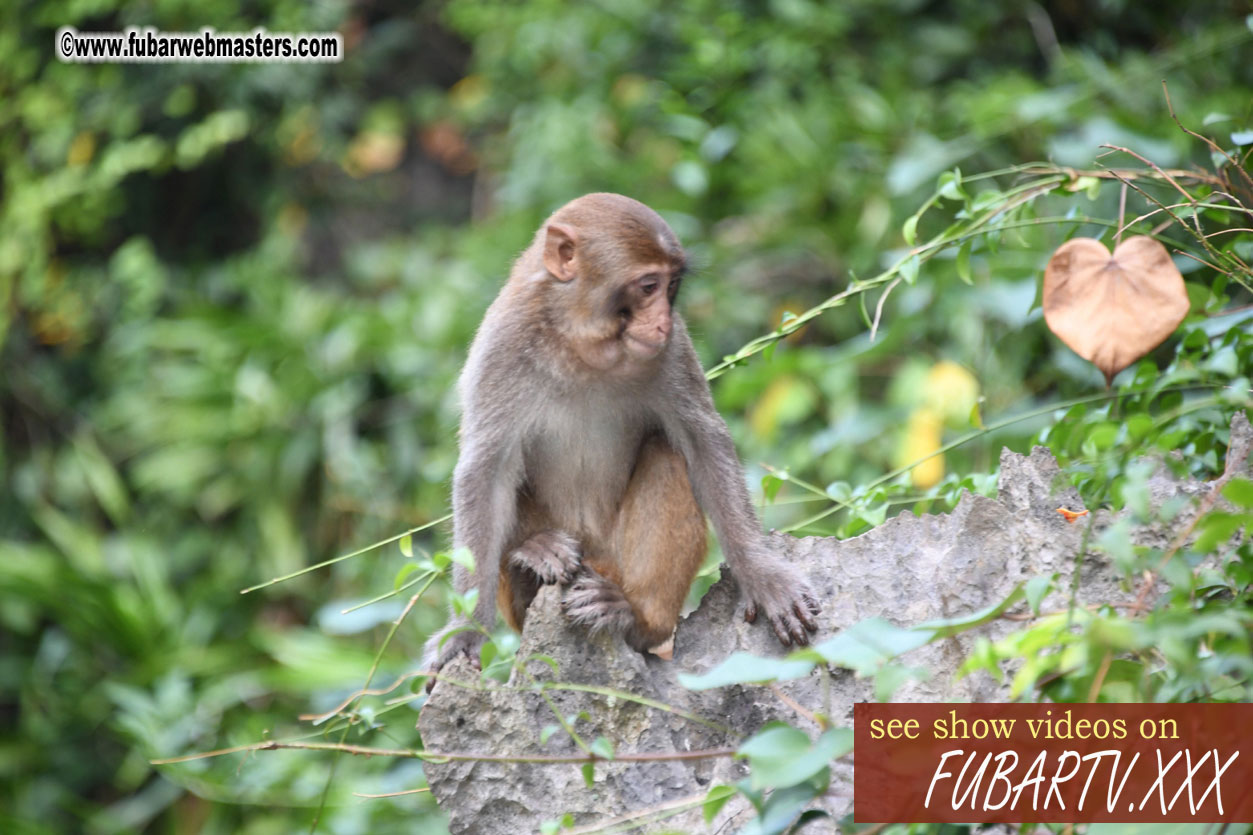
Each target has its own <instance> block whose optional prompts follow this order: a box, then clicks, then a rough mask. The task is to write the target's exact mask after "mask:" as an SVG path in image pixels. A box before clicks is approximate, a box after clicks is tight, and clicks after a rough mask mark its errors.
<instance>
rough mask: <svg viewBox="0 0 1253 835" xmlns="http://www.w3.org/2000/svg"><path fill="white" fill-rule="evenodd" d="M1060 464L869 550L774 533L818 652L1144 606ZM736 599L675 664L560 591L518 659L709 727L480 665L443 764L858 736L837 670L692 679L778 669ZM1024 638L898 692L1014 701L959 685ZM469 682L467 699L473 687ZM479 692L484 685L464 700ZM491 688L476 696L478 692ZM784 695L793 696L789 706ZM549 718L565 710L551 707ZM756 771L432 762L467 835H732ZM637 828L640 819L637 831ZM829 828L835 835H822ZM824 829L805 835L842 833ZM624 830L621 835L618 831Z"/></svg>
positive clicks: (1012, 465)
mask: <svg viewBox="0 0 1253 835" xmlns="http://www.w3.org/2000/svg"><path fill="white" fill-rule="evenodd" d="M1250 449H1253V429H1251V428H1250V425H1249V421H1248V418H1247V417H1246V416H1245V415H1244V414H1237V415H1236V417H1235V419H1234V420H1233V421H1232V427H1231V445H1230V449H1229V453H1228V461H1227V472H1228V473H1231V474H1235V473H1247V472H1248V456H1249V452H1250ZM1060 475H1061V474H1060V471H1059V469H1058V466H1057V462H1056V461H1055V459H1054V458H1053V456H1052V454H1051V453H1050V452H1049V451H1048V450H1047V449H1044V448H1042V447H1036V448H1035V449H1033V450H1032V451H1031V454H1030V455H1027V456H1024V455H1017V454H1014V453H1011V452H1009V451H1004V452H1002V454H1001V470H1000V478H999V481H998V494H999V495H998V496H997V498H996V499H989V498H986V497H982V496H974V495H966V496H964V497H963V498H962V500H961V501H960V502H959V503H958V505H957V507H956V508H955V509H954V510H953V512H952V513H949V514H942V515H926V516H922V517H917V516H914V515H913V514H911V513H903V514H901V515H899V516H897V517H895V518H893V519H890V520H888V521H887V522H885V523H884V524H882V525H880V526H879V527H877V528H875V529H873V530H871V531H869V532H867V533H865V534H863V535H861V536H858V537H856V538H854V539H849V540H845V541H842V542H841V541H838V540H836V539H834V538H821V537H811V538H803V539H797V538H793V537H788V536H784V535H781V534H775V535H773V541H774V544H775V545H776V546H777V549H778V552H779V554H780V557H781V558H782V559H786V560H789V561H792V562H794V563H797V564H799V565H800V566H802V567H803V568H804V569H805V570H806V572H807V574H808V576H809V579H810V582H811V583H812V584H813V587H814V589H815V590H816V592H817V593H818V595H819V597H820V598H821V600H822V601H823V612H822V616H821V618H820V622H821V626H820V630H819V634H818V636H817V640H821V639H823V638H825V637H828V636H830V635H833V634H834V633H836V632H837V631H839V630H841V629H844V628H845V627H848V626H851V625H852V624H854V623H856V622H858V621H860V620H863V619H865V618H868V617H873V616H879V617H884V618H886V619H888V620H890V621H892V622H894V623H896V624H899V625H902V626H908V625H912V624H916V623H919V622H922V621H927V620H932V619H936V618H948V617H955V616H960V615H964V614H969V613H972V612H975V611H978V610H980V609H983V608H985V607H987V606H990V605H993V604H995V603H997V602H999V601H1001V600H1003V599H1004V598H1005V597H1006V596H1007V595H1008V594H1009V593H1010V592H1011V591H1012V590H1013V588H1014V586H1015V585H1016V584H1017V583H1019V582H1022V581H1024V580H1028V579H1030V578H1032V577H1035V576H1038V575H1041V574H1045V575H1047V574H1054V573H1055V574H1057V575H1058V577H1059V578H1060V579H1059V581H1058V582H1057V583H1056V584H1055V586H1054V587H1055V588H1056V589H1058V590H1059V591H1055V592H1053V593H1052V594H1051V595H1050V597H1049V598H1047V599H1046V600H1045V601H1044V602H1043V608H1044V609H1046V610H1048V609H1051V608H1064V607H1065V606H1066V605H1067V602H1068V597H1069V594H1070V588H1071V583H1072V580H1073V579H1074V572H1075V571H1076V570H1078V571H1079V572H1080V577H1079V580H1078V584H1077V589H1078V599H1079V601H1080V602H1081V603H1084V602H1099V603H1109V602H1114V603H1117V602H1129V601H1130V600H1133V599H1134V597H1135V590H1134V589H1131V588H1129V587H1128V586H1127V585H1126V583H1125V581H1124V580H1123V578H1122V576H1121V575H1120V573H1119V572H1117V571H1116V570H1115V569H1114V568H1113V567H1112V566H1111V565H1109V563H1108V560H1107V558H1106V557H1105V555H1104V554H1102V553H1100V552H1095V551H1092V550H1090V549H1088V548H1086V547H1085V544H1084V543H1085V539H1084V537H1085V528H1086V526H1087V525H1088V524H1090V525H1091V530H1090V531H1089V532H1088V534H1087V535H1088V540H1087V541H1088V542H1094V541H1096V539H1097V537H1099V535H1100V533H1101V532H1102V531H1103V530H1104V529H1106V528H1107V527H1108V526H1109V525H1110V524H1113V523H1114V522H1115V521H1116V520H1115V519H1114V518H1113V517H1112V516H1111V514H1110V513H1109V512H1107V511H1105V510H1096V511H1095V512H1093V513H1092V515H1091V516H1089V517H1083V518H1081V519H1080V520H1078V521H1077V522H1075V523H1069V522H1067V521H1066V520H1065V519H1064V518H1063V516H1062V515H1061V514H1060V513H1058V512H1057V508H1059V507H1065V508H1067V509H1068V510H1073V511H1079V510H1082V509H1084V508H1083V506H1082V504H1081V502H1080V499H1079V495H1078V493H1077V492H1076V491H1075V490H1074V489H1073V488H1072V487H1070V486H1068V485H1066V484H1065V483H1064V482H1063V481H1062V479H1061V478H1060ZM1207 490H1208V484H1207V483H1206V482H1195V481H1180V480H1177V479H1175V478H1174V477H1173V476H1172V475H1171V474H1170V470H1169V468H1167V467H1165V466H1159V467H1157V469H1156V470H1155V471H1154V473H1153V475H1152V476H1151V477H1150V479H1149V490H1148V492H1149V501H1150V504H1151V505H1152V506H1155V507H1161V506H1163V505H1165V504H1166V503H1167V502H1171V501H1177V500H1179V499H1180V498H1184V499H1191V498H1194V497H1196V496H1198V495H1201V494H1204V493H1205V492H1207ZM1195 512H1196V502H1191V503H1189V504H1187V505H1186V506H1185V509H1184V510H1183V511H1182V513H1181V515H1180V516H1178V517H1176V518H1175V519H1174V521H1173V522H1172V523H1171V524H1170V525H1169V526H1165V525H1162V524H1160V523H1159V524H1156V525H1153V524H1150V525H1141V526H1138V527H1133V529H1132V536H1133V539H1134V541H1136V542H1138V543H1141V544H1154V545H1158V546H1159V547H1160V546H1163V545H1165V544H1166V543H1167V542H1168V541H1169V539H1170V536H1171V535H1172V533H1173V532H1174V531H1177V530H1179V529H1180V526H1182V525H1184V524H1186V522H1187V520H1188V516H1187V514H1191V513H1195ZM739 609H740V607H739V603H738V591H737V590H736V588H735V585H734V583H733V582H732V581H731V580H730V579H728V578H725V577H724V578H723V579H722V580H720V581H719V582H718V583H716V584H715V585H714V587H713V588H712V589H710V591H709V593H708V594H707V595H706V596H705V599H704V600H703V601H702V603H701V605H700V607H699V608H698V609H697V610H696V611H695V612H694V613H693V614H692V615H691V616H690V617H688V618H687V619H686V620H684V621H683V622H682V623H681V624H680V625H679V628H678V632H677V635H676V640H675V648H674V660H673V661H671V662H667V661H663V660H661V659H659V658H656V657H654V656H651V655H650V656H647V657H645V656H642V655H640V654H638V653H636V652H634V651H632V650H631V649H630V648H629V647H627V646H626V645H625V644H624V643H622V642H621V641H618V640H614V639H610V638H608V637H605V636H599V637H593V638H589V637H588V635H587V634H586V633H585V632H584V631H583V630H581V629H579V628H577V627H573V626H571V625H569V624H568V623H566V621H565V618H564V617H563V616H562V614H561V608H560V591H559V589H557V588H554V587H549V588H546V589H544V590H543V591H541V593H540V595H539V596H538V597H537V598H536V600H535V602H534V603H533V604H532V606H531V609H530V612H529V613H528V616H527V621H526V628H525V631H524V632H523V635H522V642H521V647H520V649H519V651H518V657H519V658H527V657H529V656H531V655H533V654H542V655H545V656H547V657H548V658H550V659H552V660H553V661H555V662H556V664H557V668H558V673H557V674H556V675H554V672H553V670H552V669H551V668H550V667H549V666H548V664H547V663H545V662H543V661H539V660H532V661H530V662H529V663H528V665H527V670H528V675H529V676H532V677H533V678H534V680H539V681H544V680H549V681H559V682H565V683H571V684H578V685H588V686H593V687H597V688H601V689H602V690H603V689H605V688H608V689H611V690H615V691H621V692H626V693H631V694H634V695H635V696H638V697H642V698H644V699H648V700H653V701H654V702H657V703H662V704H666V705H671V706H673V707H675V708H678V709H680V710H682V711H685V712H688V713H691V714H695V715H696V716H699V717H703V718H705V719H706V720H709V721H712V722H713V723H716V725H717V726H719V727H710V726H708V725H705V724H701V723H700V722H697V721H694V720H692V719H689V718H685V717H684V716H681V715H678V714H676V713H673V712H667V711H664V710H659V709H656V708H654V707H651V706H648V705H646V704H641V703H639V702H633V701H629V700H626V699H623V698H620V697H615V696H609V695H605V694H603V693H596V692H588V691H587V690H569V689H554V690H549V691H548V692H547V693H546V695H547V699H548V702H546V701H545V700H544V698H543V697H541V695H540V694H538V693H536V692H534V691H533V690H528V689H527V684H528V682H527V681H525V680H523V679H521V678H520V677H519V676H518V675H517V674H515V676H514V678H513V679H512V680H511V681H510V683H509V686H508V687H505V688H500V687H497V686H495V685H493V684H491V683H489V682H483V683H481V684H480V683H478V682H479V679H478V676H477V673H476V672H475V671H474V670H473V669H472V668H471V667H470V665H469V663H468V662H466V661H465V660H464V659H462V660H459V661H457V662H455V663H454V664H452V665H450V666H449V668H448V669H447V670H446V671H445V673H446V676H447V677H448V678H449V679H453V680H455V681H441V682H440V683H439V684H437V685H436V687H435V690H434V692H433V693H432V695H431V697H430V699H429V700H428V701H427V703H426V704H425V705H424V706H423V708H422V711H421V714H420V719H419V728H420V730H421V733H422V740H423V743H424V745H425V746H426V748H427V749H429V750H435V751H443V752H468V753H476V754H490V755H502V754H509V755H521V754H545V755H571V756H576V755H579V754H580V753H581V751H580V750H579V749H578V748H577V747H576V745H575V744H574V742H573V741H572V740H571V739H570V737H569V736H568V735H567V734H565V733H564V732H557V733H554V734H552V735H551V737H550V738H549V739H548V741H547V744H545V745H541V744H540V741H539V739H540V734H541V731H542V729H543V728H545V727H546V726H548V725H551V724H553V723H554V722H555V721H556V720H555V718H554V715H555V714H554V710H555V711H557V712H559V713H560V714H561V715H562V716H566V717H575V716H576V715H580V714H582V715H581V717H580V718H578V719H577V720H576V721H575V722H574V729H575V731H576V732H577V733H578V734H579V735H580V736H581V737H582V738H583V739H585V740H587V741H591V740H594V739H595V738H596V737H598V736H604V737H607V738H608V739H609V740H611V741H612V742H613V745H614V748H615V751H616V752H617V753H618V754H619V755H621V754H630V753H658V752H673V751H693V750H697V749H708V748H723V747H734V746H736V745H737V744H738V743H739V742H740V741H741V740H742V739H744V738H746V737H747V736H749V735H751V734H752V733H753V732H754V731H756V730H757V729H758V728H760V727H761V725H763V724H764V723H765V722H768V721H771V720H774V719H782V720H784V721H787V722H790V723H792V724H794V725H796V726H797V727H800V728H803V729H806V730H813V729H814V728H815V725H814V723H813V722H812V721H810V720H809V719H807V718H806V716H805V713H804V712H800V711H797V710H796V709H795V707H793V706H791V705H789V702H791V703H793V704H794V705H798V706H800V707H802V708H803V709H804V711H820V712H825V713H826V714H827V715H829V716H831V717H832V718H833V719H834V720H835V721H836V722H839V723H842V724H845V725H848V726H851V724H852V710H853V705H854V703H856V702H859V701H868V700H872V699H873V698H874V696H873V690H872V682H871V681H869V680H868V679H861V678H857V677H855V676H854V675H853V674H852V673H851V672H849V671H846V670H840V669H833V670H831V671H830V673H831V675H830V677H829V679H828V684H827V685H826V686H825V687H824V683H823V677H822V676H821V675H820V673H819V672H818V671H815V672H814V673H813V674H811V675H810V676H809V677H808V678H804V679H799V680H795V681H789V682H783V683H780V684H777V685H774V686H773V687H770V686H752V685H746V686H731V687H723V688H718V689H714V690H708V691H701V692H694V691H689V690H687V689H685V688H684V687H682V686H681V685H680V684H679V683H678V680H677V674H678V673H680V672H689V673H702V672H705V671H708V670H709V669H711V668H713V667H714V666H716V665H717V664H718V663H720V662H721V661H722V660H724V659H725V658H726V657H727V656H728V655H730V654H731V653H732V652H735V651H746V652H749V653H753V654H755V655H763V656H777V655H779V654H780V653H781V649H780V647H779V645H778V642H777V641H776V639H775V637H774V635H773V633H772V632H771V630H770V629H769V627H768V626H766V625H765V624H763V623H758V624H756V625H749V624H746V623H745V622H744V621H743V618H742V617H741V616H740V611H739ZM1018 626H1019V624H1017V623H1014V622H1012V621H1007V620H994V621H992V622H990V623H988V624H985V625H983V626H981V627H979V628H978V629H975V630H971V631H968V632H965V633H963V634H961V635H958V636H955V637H952V638H948V639H945V640H941V641H936V642H933V643H931V644H929V645H927V646H924V647H921V648H920V649H917V650H914V651H913V652H911V653H908V654H907V655H905V656H904V657H903V658H902V659H901V661H902V662H903V663H905V664H908V665H910V666H912V667H917V668H922V669H925V670H926V671H928V673H929V676H928V677H926V678H923V679H918V680H911V681H908V682H907V683H906V684H904V685H903V686H902V687H900V688H899V689H898V690H897V691H896V692H895V695H894V700H895V701H912V702H918V701H956V702H963V701H1003V700H1005V699H1006V698H1007V697H1008V689H1007V686H1006V685H1004V684H1001V683H998V682H997V681H996V680H994V679H993V678H992V677H990V676H987V675H985V674H978V675H973V676H967V677H965V678H962V679H960V680H954V673H955V672H956V670H957V669H958V667H959V666H960V665H961V664H962V662H963V661H964V660H965V658H966V656H967V653H968V652H969V650H970V648H971V646H972V644H973V642H974V640H975V639H976V636H982V637H986V638H989V639H991V640H996V639H997V638H999V637H1002V636H1004V635H1006V634H1008V633H1010V632H1012V631H1014V630H1015V629H1016V628H1018ZM459 683H460V684H459ZM465 683H474V687H465V686H461V685H464V684H465ZM476 688H477V689H476ZM779 694H783V697H780V695H779ZM549 702H551V704H549ZM746 773H747V767H746V765H745V764H744V763H742V762H740V761H737V760H733V759H731V758H729V757H721V758H714V759H698V760H675V761H649V762H623V761H621V760H618V761H614V762H600V763H597V764H596V768H595V782H594V785H593V786H592V787H591V788H590V789H589V788H587V787H586V786H585V784H584V781H583V778H582V775H581V773H580V770H579V767H578V766H577V765H569V764H562V765H553V764H524V763H500V762H482V761H480V762H470V761H456V760H454V761H448V762H444V763H437V762H429V763H427V765H426V774H427V779H428V780H429V782H430V785H431V790H432V792H433V793H434V795H435V798H436V799H437V801H438V802H439V805H440V807H441V808H442V809H443V810H444V811H445V812H447V814H448V816H449V819H450V825H451V829H452V832H453V833H457V834H458V835H459V834H460V833H475V834H476V835H478V834H479V833H482V834H483V835H496V833H502V834H503V833H508V835H517V833H522V832H534V831H537V830H538V829H539V826H540V824H541V823H542V822H543V821H545V820H549V819H554V818H558V817H560V816H562V815H563V814H565V813H571V814H572V815H573V816H574V819H575V821H576V823H577V824H579V825H592V824H595V825H596V829H597V830H598V831H599V828H600V826H603V825H605V824H606V823H607V822H609V821H611V820H614V819H617V818H624V819H627V820H631V821H632V822H633V823H635V824H636V826H637V827H638V828H633V829H630V830H629V831H644V832H656V831H662V830H665V831H681V832H704V831H711V832H724V831H733V829H734V828H735V827H736V825H737V823H742V822H743V821H744V820H746V819H747V818H748V817H750V812H749V810H748V809H747V808H745V807H746V804H745V803H743V802H742V801H740V802H737V801H739V798H736V799H735V800H733V801H732V802H731V803H729V804H728V805H727V806H726V807H725V808H724V809H723V811H722V813H721V814H720V815H719V816H718V818H717V819H716V820H715V821H714V823H713V825H712V826H710V827H706V825H705V824H704V823H703V820H702V818H701V813H700V808H699V800H700V799H701V798H702V797H703V796H704V794H705V792H706V791H707V790H708V789H709V787H710V786H711V785H713V784H715V783H732V782H735V781H736V780H739V779H740V778H742V777H743V776H745V774H746ZM833 785H834V786H835V787H836V790H835V791H834V792H833V793H832V795H830V796H829V797H828V798H827V800H826V801H825V802H827V803H828V804H829V805H828V806H827V807H826V808H827V810H828V811H829V812H831V813H832V814H833V815H835V816H836V817H837V818H838V817H839V816H841V815H843V814H845V813H846V812H847V811H848V810H849V808H851V802H852V801H851V794H852V792H851V786H852V780H851V767H850V766H849V765H848V764H847V763H846V762H843V761H841V762H838V763H836V764H835V766H834V775H833ZM624 822H625V821H624ZM819 825H823V826H826V827H827V829H825V830H824V829H817V828H814V827H815V826H819ZM831 826H832V824H830V823H818V824H814V825H811V827H810V828H808V829H807V830H806V831H813V832H818V831H830V828H831ZM615 831H619V830H615Z"/></svg>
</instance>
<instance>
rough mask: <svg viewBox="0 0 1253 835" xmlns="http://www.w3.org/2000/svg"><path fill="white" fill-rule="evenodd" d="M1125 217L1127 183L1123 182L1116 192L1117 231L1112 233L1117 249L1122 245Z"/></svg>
mask: <svg viewBox="0 0 1253 835" xmlns="http://www.w3.org/2000/svg"><path fill="white" fill-rule="evenodd" d="M1126 217H1127V182H1126V181H1125V180H1124V181H1123V184H1122V188H1121V189H1119V191H1118V231H1117V232H1115V233H1114V247H1115V248H1117V247H1118V245H1119V244H1120V243H1122V233H1123V230H1124V229H1126V228H1127V227H1126V226H1123V220H1125V219H1126Z"/></svg>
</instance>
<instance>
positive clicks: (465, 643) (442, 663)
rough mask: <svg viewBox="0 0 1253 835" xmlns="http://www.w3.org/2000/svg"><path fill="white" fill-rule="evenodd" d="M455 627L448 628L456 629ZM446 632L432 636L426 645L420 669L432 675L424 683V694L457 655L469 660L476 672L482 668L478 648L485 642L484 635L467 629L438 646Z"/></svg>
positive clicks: (430, 688) (432, 686) (429, 690)
mask: <svg viewBox="0 0 1253 835" xmlns="http://www.w3.org/2000/svg"><path fill="white" fill-rule="evenodd" d="M457 625H461V624H457ZM457 625H454V626H453V627H450V628H456V626H457ZM447 632H448V630H447V629H445V630H444V631H442V632H439V633H437V634H435V635H433V636H432V637H431V639H430V640H429V641H427V644H426V656H425V657H424V658H423V659H422V669H423V670H426V671H428V672H430V673H431V674H432V675H431V677H430V678H429V679H427V681H426V692H428V693H430V692H431V690H432V689H433V688H434V687H435V682H436V681H437V680H438V674H439V672H440V670H442V669H444V667H446V666H447V665H448V664H449V663H450V662H451V661H452V660H453V659H454V658H456V657H457V656H458V655H465V656H466V657H467V658H469V659H470V663H471V664H473V665H474V668H475V669H476V670H477V669H480V668H481V666H482V662H481V661H480V658H479V648H480V647H482V646H483V642H484V641H486V640H487V636H486V635H484V634H483V633H482V632H479V631H477V630H473V629H467V630H465V631H464V632H458V633H457V634H456V635H453V636H452V637H450V638H449V639H448V640H446V641H444V643H443V646H440V640H441V639H442V638H443V636H444V635H445V634H447Z"/></svg>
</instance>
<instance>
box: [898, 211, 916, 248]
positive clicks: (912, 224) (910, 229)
mask: <svg viewBox="0 0 1253 835" xmlns="http://www.w3.org/2000/svg"><path fill="white" fill-rule="evenodd" d="M918 219H919V218H918V215H910V216H909V218H908V219H907V220H906V221H905V225H904V226H902V227H901V235H903V236H904V238H905V243H907V244H909V245H910V246H913V245H914V244H915V243H917V238H918Z"/></svg>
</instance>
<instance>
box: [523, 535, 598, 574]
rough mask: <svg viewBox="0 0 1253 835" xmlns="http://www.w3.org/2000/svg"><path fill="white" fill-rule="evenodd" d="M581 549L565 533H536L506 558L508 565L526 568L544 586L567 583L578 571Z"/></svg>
mask: <svg viewBox="0 0 1253 835" xmlns="http://www.w3.org/2000/svg"><path fill="white" fill-rule="evenodd" d="M582 557H583V547H582V546H581V545H579V541H578V540H577V539H575V538H574V537H572V536H570V534H568V533H566V532H565V531H540V532H539V533H537V534H535V535H534V536H532V537H531V538H530V539H528V540H527V541H526V542H523V543H522V544H521V545H519V546H518V547H517V548H515V549H514V552H513V553H512V554H510V555H509V564H510V565H514V566H517V567H518V568H523V569H526V570H527V571H529V572H531V573H532V574H534V575H535V578H536V579H537V580H539V581H540V582H541V583H543V584H544V585H552V584H554V583H568V582H570V580H571V579H572V578H573V577H574V573H575V572H576V571H578V570H579V561H580V560H581V559H582Z"/></svg>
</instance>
